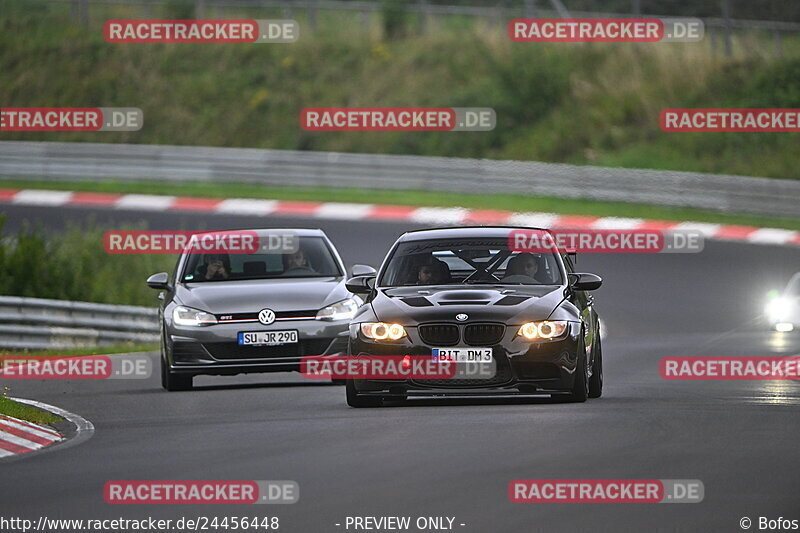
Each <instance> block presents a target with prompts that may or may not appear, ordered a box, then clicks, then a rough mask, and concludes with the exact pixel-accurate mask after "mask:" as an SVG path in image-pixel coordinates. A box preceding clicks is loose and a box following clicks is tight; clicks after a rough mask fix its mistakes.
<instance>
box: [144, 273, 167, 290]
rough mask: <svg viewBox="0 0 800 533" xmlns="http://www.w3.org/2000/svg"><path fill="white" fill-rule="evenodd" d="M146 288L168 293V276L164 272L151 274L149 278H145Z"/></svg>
mask: <svg viewBox="0 0 800 533" xmlns="http://www.w3.org/2000/svg"><path fill="white" fill-rule="evenodd" d="M147 286H148V287H150V288H151V289H157V290H160V291H168V290H169V289H170V286H169V274H167V273H166V272H159V273H158V274H153V275H152V276H150V277H149V278H147Z"/></svg>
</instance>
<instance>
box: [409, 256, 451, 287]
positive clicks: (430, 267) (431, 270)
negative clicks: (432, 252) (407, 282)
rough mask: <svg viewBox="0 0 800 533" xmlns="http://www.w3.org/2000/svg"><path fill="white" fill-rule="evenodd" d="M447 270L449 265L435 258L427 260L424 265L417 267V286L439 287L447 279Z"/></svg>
mask: <svg viewBox="0 0 800 533" xmlns="http://www.w3.org/2000/svg"><path fill="white" fill-rule="evenodd" d="M445 269H447V264H446V263H444V262H443V261H440V260H438V259H436V258H434V257H433V256H429V257H428V258H426V261H425V262H424V263H421V264H420V265H419V266H418V267H417V281H416V283H417V285H438V284H440V283H443V282H444V281H445V279H446V276H445V272H444V271H445Z"/></svg>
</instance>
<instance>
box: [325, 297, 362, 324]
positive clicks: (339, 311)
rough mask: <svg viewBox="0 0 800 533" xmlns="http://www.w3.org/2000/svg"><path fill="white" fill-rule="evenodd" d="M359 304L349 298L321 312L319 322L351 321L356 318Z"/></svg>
mask: <svg viewBox="0 0 800 533" xmlns="http://www.w3.org/2000/svg"><path fill="white" fill-rule="evenodd" d="M356 311H358V304H357V303H356V301H355V300H353V299H352V298H347V299H346V300H342V301H340V302H336V303H335V304H331V305H329V306H328V307H325V308H323V309H320V310H319V313H317V319H318V320H350V319H351V318H353V317H354V316H356Z"/></svg>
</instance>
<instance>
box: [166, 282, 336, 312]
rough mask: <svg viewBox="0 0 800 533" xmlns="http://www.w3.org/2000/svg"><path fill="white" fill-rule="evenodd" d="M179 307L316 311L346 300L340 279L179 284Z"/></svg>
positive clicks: (221, 310)
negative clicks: (180, 305) (266, 308)
mask: <svg viewBox="0 0 800 533" xmlns="http://www.w3.org/2000/svg"><path fill="white" fill-rule="evenodd" d="M176 296H177V299H178V300H179V302H180V303H181V304H183V305H186V306H189V307H194V308H196V309H200V310H203V311H209V312H211V313H215V314H220V313H257V312H258V311H260V310H261V309H264V308H265V307H268V308H270V309H272V310H273V311H300V310H318V309H322V308H323V307H325V306H326V305H330V304H332V303H334V302H337V301H339V300H343V299H344V298H347V297H349V296H350V293H349V292H348V291H347V289H345V287H344V282H343V280H342V278H339V277H325V278H322V277H321V278H296V279H275V280H246V281H222V282H198V283H185V284H180V285H178V287H177V290H176Z"/></svg>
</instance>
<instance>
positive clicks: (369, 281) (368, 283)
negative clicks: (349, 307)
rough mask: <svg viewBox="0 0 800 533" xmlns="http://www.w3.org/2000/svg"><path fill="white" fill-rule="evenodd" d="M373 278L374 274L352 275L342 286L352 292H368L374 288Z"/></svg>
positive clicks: (374, 277)
mask: <svg viewBox="0 0 800 533" xmlns="http://www.w3.org/2000/svg"><path fill="white" fill-rule="evenodd" d="M375 279H376V276H375V275H374V274H366V275H363V276H353V277H352V278H350V279H348V280H347V281H346V282H345V284H344V286H345V287H346V288H347V290H348V291H350V292H352V293H353V294H369V293H371V292H372V290H373V289H374V288H375Z"/></svg>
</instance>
